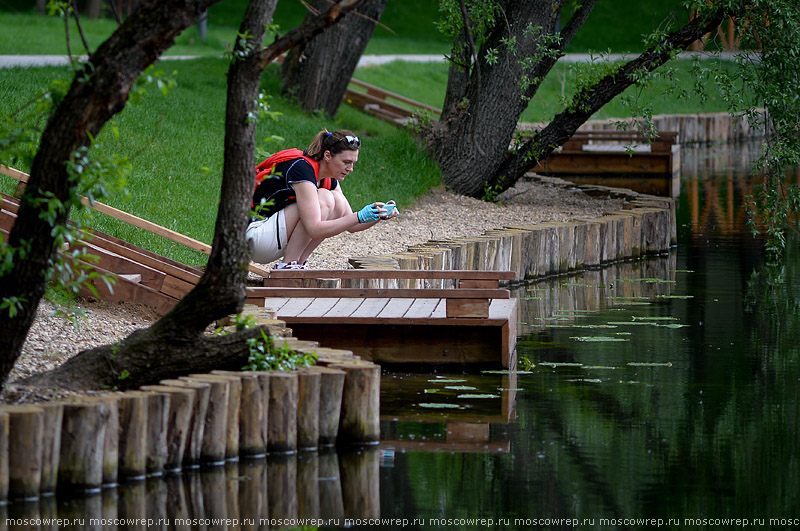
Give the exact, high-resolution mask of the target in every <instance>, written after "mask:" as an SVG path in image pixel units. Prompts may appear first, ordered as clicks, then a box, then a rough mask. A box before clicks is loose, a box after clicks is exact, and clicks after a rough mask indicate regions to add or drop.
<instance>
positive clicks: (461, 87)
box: [428, 0, 594, 197]
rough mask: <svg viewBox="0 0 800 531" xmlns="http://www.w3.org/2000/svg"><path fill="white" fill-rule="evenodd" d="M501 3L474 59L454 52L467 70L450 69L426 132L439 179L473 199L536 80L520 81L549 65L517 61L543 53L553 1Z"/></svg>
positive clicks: (552, 25) (554, 17)
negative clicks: (532, 31)
mask: <svg viewBox="0 0 800 531" xmlns="http://www.w3.org/2000/svg"><path fill="white" fill-rule="evenodd" d="M593 3H594V2H587V4H592V5H593ZM501 4H502V6H501V11H502V12H503V13H504V15H503V16H502V17H500V20H501V21H499V22H498V25H497V27H496V28H494V30H492V31H491V32H490V33H489V34H488V36H487V38H486V40H485V42H484V43H483V45H482V46H481V48H480V50H476V60H475V61H474V62H472V61H471V60H470V59H469V56H470V55H471V54H469V53H465V52H463V51H462V52H461V53H458V56H459V58H460V59H461V60H468V61H470V64H469V68H468V70H467V71H462V70H459V69H458V68H455V67H453V68H451V70H450V76H449V79H448V84H447V95H446V96H445V102H446V104H447V107H445V108H444V109H442V117H441V120H440V122H439V123H437V124H435V125H434V126H433V128H432V129H431V130H429V140H428V145H429V148H430V150H431V152H432V154H433V156H434V158H435V159H436V160H437V161H438V162H439V165H440V166H441V168H442V176H443V177H444V180H445V183H446V184H447V185H448V186H450V187H452V189H453V190H454V191H456V192H458V193H462V194H465V195H471V196H478V197H480V196H481V195H483V192H484V184H485V183H487V182H488V181H489V178H490V176H491V175H492V171H493V169H494V168H496V167H497V166H498V165H499V164H500V163H501V162H502V161H503V159H504V158H505V157H506V154H507V152H508V146H509V143H510V142H511V139H512V137H513V136H514V131H515V130H516V127H517V122H518V120H519V117H520V115H521V114H522V112H523V111H524V110H525V108H526V107H527V105H528V101H527V100H526V99H525V96H526V94H527V92H529V91H530V90H531V89H532V88H533V89H534V90H535V87H536V86H538V82H537V83H535V86H533V87H532V86H524V85H523V84H522V83H521V82H520V80H522V79H523V78H524V77H530V78H532V79H535V78H539V79H541V78H543V77H544V75H545V74H546V73H547V72H548V71H549V70H550V68H552V65H553V64H555V61H553V60H548V59H546V58H543V59H540V60H539V61H538V62H536V63H535V65H534V67H533V69H531V68H529V67H526V66H525V64H523V59H524V58H526V57H533V56H535V55H536V54H537V53H539V54H540V53H542V52H543V51H544V48H543V45H542V44H541V43H542V38H541V35H552V34H554V33H555V31H556V27H557V24H558V19H559V15H560V10H561V6H560V5H558V4H559V3H555V4H556V5H555V6H554V5H553V4H554V2H517V1H514V0H505V1H503V2H501ZM582 9H583V8H582ZM589 9H591V7H589ZM467 25H469V24H467ZM529 26H533V27H541V30H540V33H538V34H537V35H535V36H534V35H526V29H527V28H528V27H529ZM471 39H472V37H469V38H467V37H465V38H462V39H461V40H460V41H459V43H458V44H460V45H461V46H468V41H469V40H471ZM508 39H514V40H516V45H515V47H513V48H511V47H509V46H506V45H505V44H503V42H504V41H507V40H508ZM563 46H566V43H562V48H561V49H563ZM489 50H494V51H496V54H497V56H496V61H493V62H492V64H490V63H489V62H487V53H488V52H489ZM554 51H555V52H558V51H560V49H558V50H554ZM456 53H457V51H456V50H455V49H454V54H456ZM531 70H534V71H533V72H532V71H531ZM465 80H466V85H465Z"/></svg>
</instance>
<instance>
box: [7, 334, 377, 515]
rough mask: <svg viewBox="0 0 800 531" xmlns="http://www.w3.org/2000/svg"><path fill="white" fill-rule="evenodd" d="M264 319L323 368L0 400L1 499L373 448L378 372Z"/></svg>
mask: <svg viewBox="0 0 800 531" xmlns="http://www.w3.org/2000/svg"><path fill="white" fill-rule="evenodd" d="M266 321H269V322H270V324H269V326H268V327H269V328H270V330H271V331H272V332H273V336H272V339H273V342H274V343H275V344H276V345H280V344H283V343H285V344H286V345H287V346H288V347H289V348H290V349H291V350H293V351H295V352H304V353H310V352H314V353H315V354H316V355H317V356H318V357H319V364H318V365H316V366H312V367H306V368H303V369H298V370H296V371H241V372H239V371H214V372H213V373H212V374H192V375H187V376H183V377H180V378H175V379H168V380H163V381H161V382H160V383H159V384H157V385H147V386H143V387H142V388H140V389H138V390H134V391H126V392H114V393H107V394H104V395H102V396H82V397H77V398H72V399H69V400H65V401H63V402H50V403H43V404H32V405H1V406H0V504H1V503H2V502H3V501H5V500H12V501H13V500H32V499H37V498H39V497H40V496H41V495H43V494H47V493H51V492H53V491H55V490H56V488H57V489H58V492H59V493H64V494H67V495H75V494H79V493H85V492H93V491H97V490H100V489H102V488H103V487H106V486H113V485H116V484H117V482H118V481H120V482H121V481H126V482H127V483H130V482H131V481H134V482H135V481H136V480H141V479H144V478H146V477H153V476H161V475H164V474H165V473H166V472H175V471H179V470H180V469H183V468H187V469H191V468H197V467H198V466H200V465H203V466H211V465H221V464H224V463H226V462H231V461H238V460H239V458H240V456H241V457H248V458H258V457H262V458H263V457H265V456H266V455H267V454H274V455H280V454H293V453H295V452H297V451H298V450H310V449H314V450H316V449H317V448H320V447H330V446H333V445H334V444H373V443H375V442H376V441H377V440H378V438H379V428H378V419H379V399H380V369H379V367H378V366H377V365H375V364H373V363H371V362H366V361H361V360H359V359H358V357H357V356H353V354H352V352H350V351H346V350H335V349H327V348H320V347H319V346H318V344H317V343H316V342H311V341H300V340H297V339H296V338H293V337H290V336H289V337H286V336H285V334H286V333H287V332H290V330H288V329H286V328H285V323H282V322H280V321H275V320H274V319H266ZM257 322H258V320H257ZM260 324H265V323H264V322H263V320H262V322H261V323H260ZM275 330H279V331H280V333H281V335H275V334H274V331H275ZM298 398H299V399H298Z"/></svg>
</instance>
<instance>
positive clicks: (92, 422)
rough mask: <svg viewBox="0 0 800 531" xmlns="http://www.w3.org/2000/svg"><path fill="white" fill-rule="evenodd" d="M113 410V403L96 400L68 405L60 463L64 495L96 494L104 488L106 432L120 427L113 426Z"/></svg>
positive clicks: (71, 401)
mask: <svg viewBox="0 0 800 531" xmlns="http://www.w3.org/2000/svg"><path fill="white" fill-rule="evenodd" d="M114 409H116V408H114ZM110 411H111V407H109V402H107V401H103V400H97V399H93V398H76V399H74V400H70V401H67V402H65V403H64V407H63V413H62V426H61V450H60V456H59V463H58V489H59V491H60V492H67V493H79V492H92V491H96V490H98V489H100V487H101V486H102V485H103V479H104V472H105V457H106V455H107V454H106V452H105V445H106V432H107V431H117V429H118V428H117V425H116V424H115V425H111V422H110V420H112V417H111V413H110ZM114 418H116V417H114ZM114 465H115V466H116V465H117V462H116V460H115V462H114Z"/></svg>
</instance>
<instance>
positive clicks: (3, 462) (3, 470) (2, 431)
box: [0, 409, 9, 505]
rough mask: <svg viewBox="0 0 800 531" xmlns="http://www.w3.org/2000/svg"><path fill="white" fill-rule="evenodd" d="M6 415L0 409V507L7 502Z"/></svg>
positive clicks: (7, 420) (7, 419) (7, 421)
mask: <svg viewBox="0 0 800 531" xmlns="http://www.w3.org/2000/svg"><path fill="white" fill-rule="evenodd" d="M8 423H9V418H8V413H6V412H5V411H3V410H1V409H0V505H2V502H4V501H6V500H8Z"/></svg>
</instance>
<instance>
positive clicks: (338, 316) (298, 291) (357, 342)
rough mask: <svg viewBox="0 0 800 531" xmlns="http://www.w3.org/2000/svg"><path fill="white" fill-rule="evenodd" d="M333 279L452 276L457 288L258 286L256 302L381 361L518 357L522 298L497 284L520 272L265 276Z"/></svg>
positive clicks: (306, 332) (253, 292)
mask: <svg viewBox="0 0 800 531" xmlns="http://www.w3.org/2000/svg"><path fill="white" fill-rule="evenodd" d="M331 278H335V279H338V280H339V281H341V282H344V281H357V280H365V281H370V282H373V283H374V282H376V281H380V280H383V281H385V282H389V283H391V282H396V281H398V280H409V281H431V280H451V281H455V283H456V287H451V288H427V289H426V288H336V287H333V288H317V287H264V288H250V289H249V290H248V302H249V303H251V304H256V305H258V306H262V305H263V306H265V307H267V308H269V309H271V310H274V311H275V312H276V313H277V317H278V319H280V320H282V321H285V322H286V324H287V326H289V327H291V328H292V330H293V331H294V333H295V334H296V335H297V336H298V337H303V338H305V339H310V340H314V341H318V342H319V343H320V344H323V345H326V346H330V347H333V348H341V349H347V350H351V351H352V352H353V353H354V354H356V355H358V356H361V357H362V358H364V359H368V360H371V361H374V362H378V363H425V364H476V363H479V364H490V365H499V366H502V367H509V366H510V365H511V364H513V362H514V351H515V346H516V324H517V303H516V300H515V299H512V298H511V297H510V292H509V291H508V290H506V289H500V288H499V287H497V286H498V283H499V282H500V281H501V280H511V279H513V278H514V276H513V273H512V272H508V271H452V270H451V271H416V270H364V269H353V270H339V271H337V270H316V271H315V270H305V271H285V270H284V271H273V272H272V273H271V274H270V277H269V278H268V279H266V282H265V283H267V284H269V283H271V282H273V281H275V282H279V283H289V284H290V285H299V284H300V283H301V282H304V283H306V284H308V281H309V280H315V279H326V280H329V279H331ZM463 286H467V287H463ZM472 286H479V287H472ZM489 286H494V287H489Z"/></svg>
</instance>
